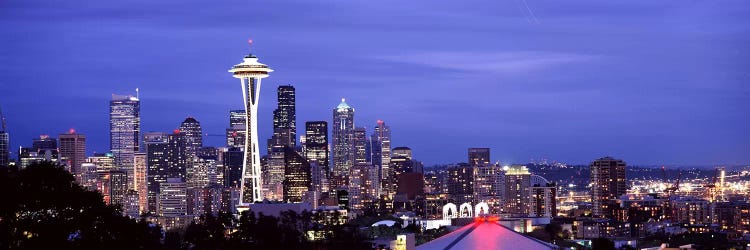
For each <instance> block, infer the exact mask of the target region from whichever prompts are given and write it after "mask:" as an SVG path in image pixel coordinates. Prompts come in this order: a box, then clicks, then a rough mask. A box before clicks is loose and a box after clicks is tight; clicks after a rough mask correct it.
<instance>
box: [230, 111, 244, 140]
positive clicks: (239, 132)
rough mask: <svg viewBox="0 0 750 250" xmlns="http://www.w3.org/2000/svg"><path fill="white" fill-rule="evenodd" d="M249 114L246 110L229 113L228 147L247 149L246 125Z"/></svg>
mask: <svg viewBox="0 0 750 250" xmlns="http://www.w3.org/2000/svg"><path fill="white" fill-rule="evenodd" d="M246 122H247V113H246V112H245V110H230V111H229V128H227V147H230V148H241V149H243V150H244V149H245V137H246V135H245V132H246V131H245V129H246V128H245V127H247V126H246V125H245V124H246Z"/></svg>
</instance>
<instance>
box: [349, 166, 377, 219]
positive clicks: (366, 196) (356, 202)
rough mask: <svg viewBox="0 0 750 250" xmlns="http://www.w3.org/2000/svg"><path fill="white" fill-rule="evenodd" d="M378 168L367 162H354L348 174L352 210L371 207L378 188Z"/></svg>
mask: <svg viewBox="0 0 750 250" xmlns="http://www.w3.org/2000/svg"><path fill="white" fill-rule="evenodd" d="M379 182H380V178H379V177H378V169H377V168H375V167H373V166H372V163H369V162H360V163H356V164H354V166H352V168H351V174H350V175H349V205H350V207H351V208H352V209H354V210H362V209H363V208H366V207H371V206H372V205H373V203H374V202H375V200H376V199H377V198H378V197H379V196H378V189H380V184H379Z"/></svg>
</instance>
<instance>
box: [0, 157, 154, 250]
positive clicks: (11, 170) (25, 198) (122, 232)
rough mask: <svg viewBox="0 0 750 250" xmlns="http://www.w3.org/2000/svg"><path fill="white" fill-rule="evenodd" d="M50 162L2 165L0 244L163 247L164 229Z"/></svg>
mask: <svg viewBox="0 0 750 250" xmlns="http://www.w3.org/2000/svg"><path fill="white" fill-rule="evenodd" d="M73 180H74V179H73V176H71V175H70V174H69V173H68V172H66V171H65V170H64V169H63V168H61V167H60V166H58V165H56V164H53V163H49V162H45V163H39V164H32V165H30V166H28V167H26V168H24V169H18V168H15V167H8V168H0V190H3V191H2V192H0V200H2V201H3V202H2V203H0V234H2V236H0V239H1V240H0V248H16V249H49V248H53V247H54V248H61V249H70V248H74V249H81V248H83V249H89V248H91V249H105V248H106V249H136V248H140V249H158V248H161V244H160V239H161V233H160V231H161V229H160V228H159V227H158V226H155V225H153V224H150V223H148V222H145V221H135V220H132V219H130V218H128V217H124V216H122V215H121V212H120V210H119V208H117V207H114V206H109V205H106V204H104V202H103V200H102V196H101V194H99V193H98V192H94V191H89V190H86V189H84V188H82V187H81V186H79V185H78V184H76V183H75V182H74V181H73Z"/></svg>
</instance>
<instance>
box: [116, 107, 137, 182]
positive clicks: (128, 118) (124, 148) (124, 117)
mask: <svg viewBox="0 0 750 250" xmlns="http://www.w3.org/2000/svg"><path fill="white" fill-rule="evenodd" d="M140 139H141V102H140V100H139V99H138V97H137V96H136V97H134V96H122V95H115V94H113V95H112V100H111V101H110V102H109V143H110V144H109V145H110V147H109V148H110V151H111V152H112V154H113V155H114V157H115V165H117V167H118V168H120V169H121V170H123V171H125V172H126V173H127V174H129V175H130V176H133V159H134V158H133V154H135V152H138V151H139V150H140Z"/></svg>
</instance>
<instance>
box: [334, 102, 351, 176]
mask: <svg viewBox="0 0 750 250" xmlns="http://www.w3.org/2000/svg"><path fill="white" fill-rule="evenodd" d="M331 130H332V134H333V151H332V152H331V155H332V158H333V173H332V176H331V180H330V181H331V182H332V183H331V184H332V186H333V188H340V187H345V186H346V185H347V175H348V174H349V168H351V166H352V165H354V161H355V154H356V152H355V148H354V109H353V108H352V107H350V106H349V104H346V100H345V99H341V103H340V104H339V105H338V106H336V108H335V109H333V128H332V129H331Z"/></svg>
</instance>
